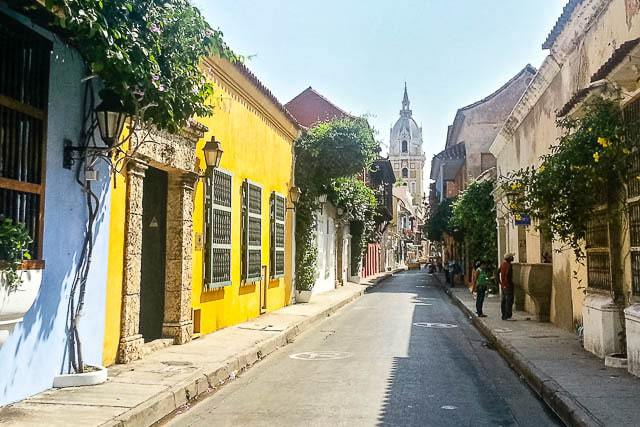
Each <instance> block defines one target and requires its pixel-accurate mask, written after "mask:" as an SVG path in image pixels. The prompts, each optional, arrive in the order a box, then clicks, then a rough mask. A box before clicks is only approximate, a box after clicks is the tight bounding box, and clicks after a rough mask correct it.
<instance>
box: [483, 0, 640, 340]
mask: <svg viewBox="0 0 640 427" xmlns="http://www.w3.org/2000/svg"><path fill="white" fill-rule="evenodd" d="M599 11H601V13H598V12H599ZM589 14H591V15H592V16H593V17H592V19H591V20H587V19H586V18H584V19H583V17H587V16H589ZM574 15H575V16H577V17H579V19H575V20H573V21H570V22H569V23H568V24H567V27H566V28H565V30H564V32H563V33H562V34H561V35H560V36H559V37H558V40H557V41H556V43H555V45H554V47H553V48H552V49H551V55H550V56H549V57H548V58H547V59H546V60H545V62H544V63H543V65H542V67H541V69H540V72H539V73H538V75H537V76H536V78H535V79H534V82H533V83H532V85H531V86H530V88H529V90H528V91H527V92H526V93H525V95H524V97H523V100H521V102H520V103H519V104H520V105H519V106H516V109H515V110H514V113H512V117H511V118H510V120H512V119H513V120H516V119H519V120H521V121H520V122H519V123H517V126H516V128H515V131H514V132H513V134H512V135H511V134H509V131H510V129H508V128H510V127H511V126H512V124H509V122H508V126H505V128H503V130H502V131H501V135H499V136H498V138H497V139H496V141H495V142H494V144H493V146H492V148H491V151H492V152H493V153H494V154H495V155H496V156H497V168H498V174H499V175H506V174H507V173H509V172H510V171H513V170H515V169H519V168H522V167H526V166H530V165H538V164H539V162H540V160H539V158H540V156H542V155H545V154H548V153H549V147H550V146H551V145H553V144H555V143H556V142H557V139H558V137H559V136H560V130H559V129H558V128H557V127H556V124H555V123H556V111H557V110H559V109H560V108H561V107H562V106H563V105H564V104H566V103H567V102H568V101H569V99H570V98H571V97H572V95H573V94H574V93H575V92H576V91H577V90H579V89H581V88H583V87H586V86H587V85H588V84H589V80H590V78H591V76H592V75H593V74H594V73H595V72H596V71H597V70H598V68H600V66H601V65H602V64H604V62H605V61H606V60H607V59H608V58H609V57H610V56H611V54H612V53H613V51H614V50H615V48H617V47H618V46H620V45H621V44H622V43H624V42H625V41H627V40H630V39H635V38H637V37H639V36H640V21H639V18H638V16H627V14H626V9H625V2H624V1H623V0H614V1H611V2H607V1H605V0H587V1H585V2H584V3H583V4H582V5H581V6H580V7H579V8H578V9H577V11H576V12H574ZM584 21H588V22H584ZM621 24H622V25H621ZM625 24H626V25H625ZM581 28H582V29H586V31H587V32H586V33H584V32H583V30H581ZM581 34H582V35H581ZM576 35H578V36H576ZM576 37H577V38H576ZM519 107H522V108H521V109H520V110H518V108H519ZM505 130H506V131H507V132H506V133H505ZM505 135H506V136H505ZM501 138H503V139H502V140H501ZM508 236H509V237H508V239H507V241H508V242H507V251H511V252H514V253H517V252H518V246H517V245H518V241H517V232H516V230H515V228H514V227H513V225H510V230H509V232H508ZM536 241H539V238H538V236H537V233H536V232H535V231H534V230H533V229H531V230H529V231H528V232H527V248H528V251H530V250H532V251H535V249H536V247H538V248H539V246H538V245H537V244H536ZM554 249H556V250H559V249H562V245H561V244H560V243H558V242H555V243H554ZM528 255H529V256H528V260H527V261H528V262H540V261H539V259H538V258H539V253H538V252H533V253H531V252H529V253H528ZM585 286H586V271H585V268H584V266H583V265H581V264H579V263H577V262H576V261H575V257H574V255H573V252H572V251H563V252H561V253H554V255H553V294H552V306H551V321H552V322H554V323H556V324H558V325H559V326H561V327H563V328H566V329H573V328H574V327H575V325H576V324H580V323H581V322H582V304H583V301H584V287H585ZM569 298H570V300H569Z"/></svg>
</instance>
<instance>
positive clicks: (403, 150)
mask: <svg viewBox="0 0 640 427" xmlns="http://www.w3.org/2000/svg"><path fill="white" fill-rule="evenodd" d="M402 152H403V153H408V152H409V148H408V144H407V141H402Z"/></svg>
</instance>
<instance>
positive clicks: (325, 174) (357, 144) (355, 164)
mask: <svg viewBox="0 0 640 427" xmlns="http://www.w3.org/2000/svg"><path fill="white" fill-rule="evenodd" d="M378 152H379V144H378V143H377V142H376V141H375V139H374V137H373V131H372V130H371V128H370V127H369V124H368V123H367V121H366V120H365V119H362V118H348V119H336V120H332V121H328V122H322V123H319V124H317V125H315V126H314V127H312V128H311V129H309V130H308V131H306V132H305V133H304V134H303V135H302V136H301V137H300V138H298V140H297V141H296V143H295V154H296V168H295V178H296V185H298V186H299V187H300V188H301V190H302V195H301V196H300V199H299V201H298V204H297V206H296V236H295V237H296V289H298V290H311V289H312V288H313V285H314V283H315V280H316V277H315V276H316V274H315V273H316V264H317V248H316V244H315V240H316V239H315V228H316V218H315V212H316V210H317V209H318V208H319V205H318V203H317V198H318V196H319V195H321V194H327V195H330V197H331V199H332V201H333V202H335V203H336V206H338V207H342V208H343V209H344V210H345V212H347V214H348V215H350V216H351V217H352V219H353V222H354V223H357V222H358V220H359V219H358V218H360V217H361V216H362V218H363V219H364V218H365V215H366V213H365V212H362V211H363V209H361V207H362V206H361V203H370V202H371V201H372V199H371V198H370V197H369V196H370V195H371V194H369V193H366V192H365V190H363V189H362V186H364V184H362V186H360V185H359V184H355V183H354V181H355V180H356V178H355V176H356V175H357V174H359V173H361V172H362V171H363V170H364V169H365V168H367V167H369V166H370V165H371V163H372V162H373V160H374V159H375V158H376V156H377V155H378ZM341 178H348V179H346V180H341ZM373 200H375V196H374V197H373Z"/></svg>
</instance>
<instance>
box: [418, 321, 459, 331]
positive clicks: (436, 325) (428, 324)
mask: <svg viewBox="0 0 640 427" xmlns="http://www.w3.org/2000/svg"><path fill="white" fill-rule="evenodd" d="M413 326H419V327H421V328H436V329H452V328H457V327H458V325H452V324H450V323H431V322H416V323H414V324H413Z"/></svg>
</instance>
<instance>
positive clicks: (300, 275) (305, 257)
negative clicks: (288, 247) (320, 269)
mask: <svg viewBox="0 0 640 427" xmlns="http://www.w3.org/2000/svg"><path fill="white" fill-rule="evenodd" d="M296 272H297V273H296V302H297V303H307V302H309V300H310V299H311V291H312V290H313V285H315V283H316V274H315V272H316V249H315V246H313V245H309V246H308V247H307V248H306V251H305V252H304V253H303V254H302V256H301V259H300V263H299V264H298V266H297V269H296Z"/></svg>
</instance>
